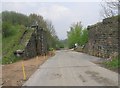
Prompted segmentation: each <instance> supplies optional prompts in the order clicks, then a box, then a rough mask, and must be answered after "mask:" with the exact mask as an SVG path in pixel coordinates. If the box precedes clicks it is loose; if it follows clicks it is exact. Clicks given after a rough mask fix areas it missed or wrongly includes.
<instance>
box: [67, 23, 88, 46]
mask: <svg viewBox="0 0 120 88" xmlns="http://www.w3.org/2000/svg"><path fill="white" fill-rule="evenodd" d="M67 33H68V34H67V35H68V46H69V48H73V47H74V44H75V43H77V44H78V45H80V46H82V45H85V44H86V42H87V41H88V31H87V29H84V28H83V27H82V25H81V22H78V23H77V24H73V25H72V27H71V28H70V31H69V32H67Z"/></svg>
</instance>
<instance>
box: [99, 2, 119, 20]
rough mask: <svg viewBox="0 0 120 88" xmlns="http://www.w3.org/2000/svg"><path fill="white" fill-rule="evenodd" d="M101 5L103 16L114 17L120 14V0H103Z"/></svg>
mask: <svg viewBox="0 0 120 88" xmlns="http://www.w3.org/2000/svg"><path fill="white" fill-rule="evenodd" d="M101 6H102V10H101V12H100V14H101V15H102V16H103V18H107V17H112V16H115V15H118V14H120V13H119V9H120V0H114V1H113V0H103V2H102V3H101Z"/></svg>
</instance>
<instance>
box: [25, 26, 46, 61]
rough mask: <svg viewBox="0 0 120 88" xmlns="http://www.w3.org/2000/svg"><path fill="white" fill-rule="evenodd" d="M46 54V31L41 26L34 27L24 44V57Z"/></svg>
mask: <svg viewBox="0 0 120 88" xmlns="http://www.w3.org/2000/svg"><path fill="white" fill-rule="evenodd" d="M46 54H47V43H46V31H44V30H43V29H42V28H38V29H35V30H34V32H33V33H32V35H31V38H30V40H29V42H28V43H27V45H26V48H25V49H24V55H23V56H24V59H29V58H32V57H35V56H37V55H46Z"/></svg>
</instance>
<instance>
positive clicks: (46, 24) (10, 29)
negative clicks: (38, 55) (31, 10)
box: [2, 11, 59, 48]
mask: <svg viewBox="0 0 120 88" xmlns="http://www.w3.org/2000/svg"><path fill="white" fill-rule="evenodd" d="M36 22H37V23H38V25H39V26H40V27H42V28H44V29H45V30H46V31H47V38H48V39H47V40H48V46H49V48H58V47H59V39H58V37H57V35H56V32H55V29H54V26H53V25H52V22H51V21H48V20H45V19H44V18H43V17H42V16H41V15H37V14H30V15H29V16H27V15H24V14H21V13H17V12H13V11H4V12H2V35H3V38H7V37H10V36H12V35H14V34H15V31H16V30H17V29H15V26H17V27H18V26H23V27H24V28H29V27H30V26H31V25H34V24H35V23H36Z"/></svg>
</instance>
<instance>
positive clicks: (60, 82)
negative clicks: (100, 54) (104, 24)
mask: <svg viewBox="0 0 120 88" xmlns="http://www.w3.org/2000/svg"><path fill="white" fill-rule="evenodd" d="M98 59H99V58H96V57H93V56H89V55H86V54H83V53H78V52H74V51H68V50H61V51H57V52H56V55H55V56H54V57H51V58H49V59H48V60H47V61H46V62H45V63H44V64H43V65H42V66H40V67H39V69H38V70H37V71H36V72H35V73H34V74H33V75H32V76H31V77H30V78H29V80H28V81H27V82H26V83H25V84H24V85H23V86H117V85H118V74H117V73H115V72H112V71H110V70H107V69H105V68H102V67H100V66H98V65H96V64H94V63H92V62H91V61H90V60H98Z"/></svg>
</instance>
